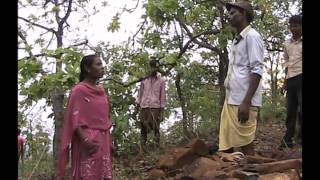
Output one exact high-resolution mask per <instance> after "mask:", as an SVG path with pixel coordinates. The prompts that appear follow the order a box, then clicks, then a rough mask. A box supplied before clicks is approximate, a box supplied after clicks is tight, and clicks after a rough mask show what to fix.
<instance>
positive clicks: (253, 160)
mask: <svg viewBox="0 0 320 180" xmlns="http://www.w3.org/2000/svg"><path fill="white" fill-rule="evenodd" d="M246 159H247V162H248V163H249V164H253V163H257V164H261V163H269V162H275V161H277V160H276V159H272V158H266V157H259V156H249V155H247V156H246Z"/></svg>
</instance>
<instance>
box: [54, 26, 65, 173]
mask: <svg viewBox="0 0 320 180" xmlns="http://www.w3.org/2000/svg"><path fill="white" fill-rule="evenodd" d="M58 24H59V26H58V31H57V33H56V37H57V48H61V47H62V46H63V26H62V25H61V23H59V22H58ZM61 56H62V55H61V54H59V55H57V58H56V62H57V63H56V73H58V72H60V71H61V69H62V62H61V61H58V60H59V59H60V58H61ZM63 101H64V92H63V91H62V88H61V87H59V86H58V85H57V86H56V88H55V89H54V90H53V92H52V102H53V107H52V109H53V113H54V136H53V157H54V167H55V168H57V162H58V149H59V144H60V137H61V133H62V125H63V116H64V107H63Z"/></svg>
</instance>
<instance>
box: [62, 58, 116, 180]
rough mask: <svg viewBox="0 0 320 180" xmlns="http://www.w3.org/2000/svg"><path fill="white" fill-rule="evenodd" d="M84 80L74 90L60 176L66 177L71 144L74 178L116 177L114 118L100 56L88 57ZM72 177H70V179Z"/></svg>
mask: <svg viewBox="0 0 320 180" xmlns="http://www.w3.org/2000/svg"><path fill="white" fill-rule="evenodd" d="M80 70H81V72H80V83H78V84H76V85H75V86H74V87H73V88H72V89H71V92H70V96H69V99H68V105H67V109H66V111H65V116H64V122H63V127H62V136H61V139H60V146H59V154H58V172H57V175H58V179H64V176H65V169H66V165H67V163H68V154H69V145H70V144H71V178H70V179H72V180H106V179H108V180H109V179H112V159H111V137H110V128H111V125H112V124H111V120H110V117H109V102H108V97H107V95H106V93H105V91H104V88H103V87H102V86H100V85H97V81H98V79H99V78H101V77H102V76H103V72H104V68H103V66H102V62H101V60H100V58H99V57H98V56H96V55H88V56H84V57H83V59H82V60H81V64H80ZM68 179H69V178H68Z"/></svg>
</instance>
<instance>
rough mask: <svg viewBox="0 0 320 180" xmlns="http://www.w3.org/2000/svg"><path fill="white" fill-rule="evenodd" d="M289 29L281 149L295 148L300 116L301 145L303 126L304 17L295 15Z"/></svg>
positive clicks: (299, 137) (298, 137)
mask: <svg viewBox="0 0 320 180" xmlns="http://www.w3.org/2000/svg"><path fill="white" fill-rule="evenodd" d="M289 29H290V31H291V33H292V37H291V39H289V40H287V41H285V43H284V48H283V50H284V51H283V52H284V61H285V62H284V67H285V74H286V76H285V83H284V87H283V89H284V90H286V91H287V94H286V96H287V119H286V127H287V130H286V134H285V135H284V137H283V140H282V143H281V146H280V147H281V148H283V147H287V146H288V147H290V148H291V147H293V141H292V138H293V136H294V131H295V128H296V119H297V114H298V123H299V125H300V128H299V129H298V134H297V140H298V143H300V144H301V142H300V141H301V124H302V86H301V85H302V16H301V15H294V16H292V17H291V18H290V19H289Z"/></svg>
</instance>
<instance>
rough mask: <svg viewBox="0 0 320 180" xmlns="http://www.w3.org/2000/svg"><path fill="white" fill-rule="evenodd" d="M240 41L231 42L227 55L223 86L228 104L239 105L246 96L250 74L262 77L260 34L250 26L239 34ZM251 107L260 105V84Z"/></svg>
mask: <svg viewBox="0 0 320 180" xmlns="http://www.w3.org/2000/svg"><path fill="white" fill-rule="evenodd" d="M239 37H240V41H238V43H236V42H237V40H236V39H235V40H234V41H233V42H232V46H231V53H229V68H228V74H227V77H226V79H225V82H224V85H225V87H226V98H227V99H226V100H227V103H228V104H232V105H240V104H241V103H242V101H243V99H244V98H245V96H246V93H247V91H248V88H249V83H250V74H252V73H256V74H259V75H260V76H261V77H262V74H263V55H264V45H263V40H262V38H261V36H260V34H259V33H258V32H257V31H256V30H255V29H253V28H251V26H250V25H249V26H247V27H246V28H245V29H243V30H242V31H241V33H240V36H239ZM251 105H252V106H258V107H260V106H261V105H262V85H261V81H260V84H259V86H258V88H257V90H256V92H255V94H254V96H253V97H252V101H251Z"/></svg>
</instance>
